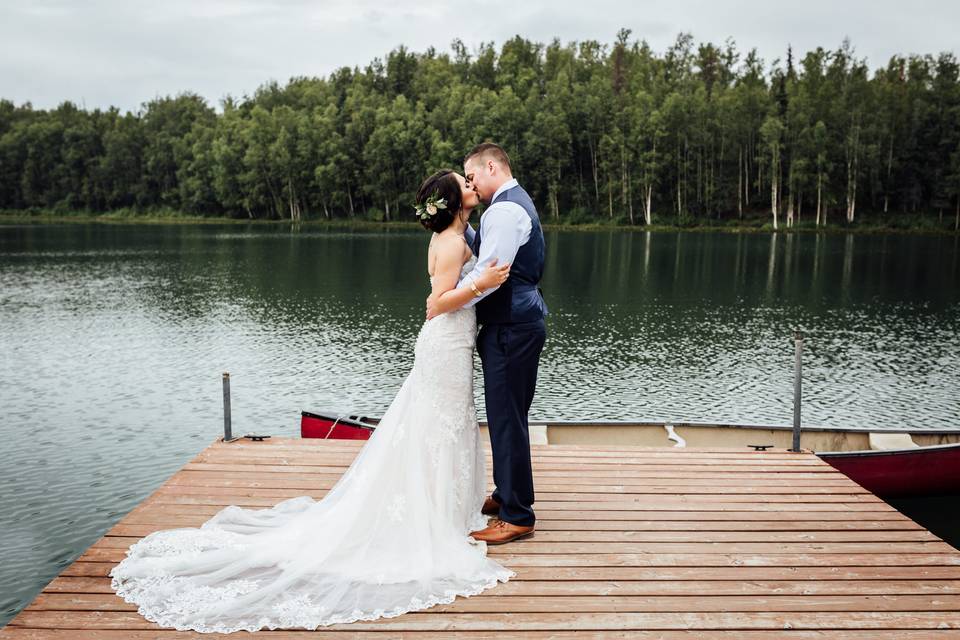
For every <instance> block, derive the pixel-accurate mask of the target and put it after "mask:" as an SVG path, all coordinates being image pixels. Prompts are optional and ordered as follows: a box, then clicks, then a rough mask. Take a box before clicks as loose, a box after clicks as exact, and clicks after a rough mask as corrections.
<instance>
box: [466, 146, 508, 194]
mask: <svg viewBox="0 0 960 640" xmlns="http://www.w3.org/2000/svg"><path fill="white" fill-rule="evenodd" d="M463 175H464V177H465V178H466V179H467V183H468V184H469V185H470V186H472V187H473V188H474V190H476V192H477V195H479V196H480V201H481V202H483V203H485V204H490V200H492V199H493V194H495V193H496V192H497V189H499V188H500V186H501V185H502V184H503V183H504V182H506V181H507V180H510V179H512V178H513V173H512V172H511V171H510V158H508V157H507V152H506V151H504V150H503V148H502V147H501V146H500V145H498V144H494V143H492V142H484V143H482V144H478V145H477V146H475V147H474V148H473V149H471V150H470V152H469V153H468V154H467V155H466V156H465V157H464V158H463Z"/></svg>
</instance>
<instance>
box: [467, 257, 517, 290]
mask: <svg viewBox="0 0 960 640" xmlns="http://www.w3.org/2000/svg"><path fill="white" fill-rule="evenodd" d="M496 265H497V259H496V258H494V259H493V261H492V262H491V263H490V264H489V265H487V268H486V269H484V270H483V273H481V274H480V277H479V278H477V281H476V282H475V283H474V284H476V285H477V288H478V289H480V290H482V291H486V290H487V289H489V288H491V287H499V286H500V285H501V284H503V283H504V282H505V281H506V280H507V278H508V277H510V265H509V264H505V265H503V266H502V267H498V266H496Z"/></svg>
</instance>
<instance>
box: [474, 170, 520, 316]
mask: <svg viewBox="0 0 960 640" xmlns="http://www.w3.org/2000/svg"><path fill="white" fill-rule="evenodd" d="M518 184H519V183H518V182H517V181H516V179H515V178H511V179H510V180H507V181H506V182H504V183H503V184H502V185H501V186H500V188H499V189H497V191H496V192H495V193H494V194H493V198H491V200H496V199H497V196H499V195H500V194H501V193H503V192H504V191H506V190H507V189H512V188H513V187H515V186H517V185H518ZM532 230H533V224H532V223H531V222H530V216H528V215H527V212H526V211H524V209H523V207H521V206H520V205H518V204H517V203H516V202H494V203H493V204H492V205H490V206H489V207H487V210H486V211H484V212H483V215H482V216H480V237H481V238H482V241H481V243H480V255H478V256H477V264H476V266H475V267H474V268H473V271H471V272H470V273H468V274H467V275H465V276H464V277H463V279H462V280H460V282H459V283H457V286H458V287H459V286H460V285H461V284H464V283H465V282H467V280H468V279H469V281H470V282H476V280H477V278H479V277H480V274H481V273H483V270H484V269H485V268H486V267H487V265H488V264H490V262H491V261H492V260H493V259H494V258H496V259H497V265H504V264H508V263H509V264H513V259H514V258H516V257H517V251H519V250H520V247H521V246H523V245H525V244H526V243H527V241H528V240H530V232H531V231H532ZM476 235H477V232H476V231H474V230H473V227H471V226H470V225H469V224H468V225H467V228H466V229H465V230H464V239H466V241H467V244H469V245H470V246H471V247H472V246H473V241H474V238H475V237H476ZM466 286H468V287H469V286H470V284H469V283H467V284H466ZM499 288H500V287H499V286H496V287H490V288H489V289H487V290H486V291H484V292H483V295H480V296H474V297H473V298H471V299H470V301H469V302H467V303H466V304H464V305H463V306H464V307H472V306H473V305H475V304H477V303H478V302H480V301H481V300H483V299H484V298H486V297H487V296H488V295H490V294H491V293H493V292H494V291H496V290H497V289H499Z"/></svg>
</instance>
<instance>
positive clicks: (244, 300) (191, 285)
mask: <svg viewBox="0 0 960 640" xmlns="http://www.w3.org/2000/svg"><path fill="white" fill-rule="evenodd" d="M427 239H428V238H427V235H426V233H425V232H419V233H418V232H416V231H414V230H410V231H388V232H357V233H346V232H332V231H322V230H317V229H315V228H312V227H302V228H290V227H279V226H256V227H251V228H244V227H241V226H235V225H209V226H193V225H191V226H178V225H62V226H61V225H6V226H0V353H2V361H0V397H2V409H3V411H2V414H0V416H2V417H0V440H2V443H3V445H2V446H3V457H4V460H3V464H2V466H0V513H2V514H3V527H2V528H0V625H2V624H4V623H5V622H7V621H8V620H9V619H10V617H12V615H13V614H14V613H15V612H17V611H18V610H19V609H20V608H22V607H23V606H24V605H26V604H27V603H28V602H29V601H30V600H32V599H33V597H34V596H35V594H36V592H37V591H38V590H39V589H41V588H42V587H43V585H45V584H46V583H47V582H48V581H49V580H50V579H52V578H53V577H54V576H56V575H57V574H58V573H59V572H60V571H61V570H62V569H63V568H64V567H65V566H67V565H69V564H70V563H72V562H73V560H74V559H75V558H76V557H77V556H78V555H79V554H80V553H81V552H82V551H83V550H84V549H86V547H87V546H89V545H90V544H92V543H93V542H95V541H96V540H97V539H98V538H99V537H100V536H101V535H103V533H104V532H105V531H106V530H107V529H109V528H110V527H111V526H112V525H113V524H114V523H115V522H116V521H117V520H119V519H120V518H121V517H122V516H123V515H124V514H125V513H126V512H127V511H129V510H130V509H131V508H132V507H134V506H135V505H136V504H137V503H139V502H140V501H141V500H142V499H143V498H144V497H146V496H147V495H148V494H149V493H150V492H152V491H153V490H154V489H155V488H156V487H157V486H158V485H159V484H161V483H162V482H163V481H164V480H165V479H166V478H167V477H169V476H170V475H171V474H172V473H174V472H175V471H176V470H177V469H178V468H179V467H180V466H182V465H183V464H184V463H185V462H187V460H189V459H190V458H191V457H193V456H194V455H195V454H196V453H197V452H198V451H200V450H201V449H203V448H204V447H205V446H207V445H208V444H209V443H210V442H212V441H213V440H214V439H215V438H217V437H218V436H219V435H221V429H222V413H221V411H222V404H221V402H222V396H221V386H220V374H221V372H223V371H229V372H230V373H231V374H232V392H233V418H234V431H235V433H248V432H256V433H267V434H274V435H277V436H295V435H297V434H298V433H299V430H298V425H299V412H300V410H301V409H311V408H314V409H315V408H335V409H342V410H356V411H362V412H365V413H368V414H378V413H380V412H382V411H383V410H384V409H385V408H386V407H387V405H388V404H389V402H390V400H391V398H392V396H393V394H394V393H395V391H396V390H397V389H398V388H399V386H400V384H401V382H402V380H403V378H404V376H405V375H406V372H407V370H408V368H409V366H410V363H411V358H412V348H413V340H414V337H415V335H416V332H417V331H418V329H419V326H420V324H421V323H422V315H423V310H422V307H423V300H424V298H425V297H426V295H427V293H428V282H427V275H426V272H425V262H426V243H427ZM547 247H548V250H547V265H546V273H545V279H544V282H543V289H544V292H545V296H546V299H547V303H548V305H549V307H550V311H551V314H550V317H549V319H548V338H547V346H546V348H545V350H544V353H543V358H542V366H541V373H540V381H539V386H538V392H537V397H536V400H535V402H534V406H533V409H532V413H533V415H534V416H535V417H536V418H542V419H550V418H553V419H581V418H582V419H600V418H604V419H643V420H677V421H720V422H733V423H752V424H757V423H761V424H770V423H773V424H788V423H790V421H791V419H792V376H793V357H794V352H793V339H792V336H793V332H794V330H800V331H802V332H803V333H804V335H805V336H806V344H805V349H806V351H805V359H804V409H803V417H804V423H805V424H809V425H813V424H816V425H828V426H844V427H846V426H863V427H871V428H895V427H914V428H928V429H937V428H946V427H958V426H960V395H958V389H960V237H957V236H953V237H950V236H890V235H885V236H879V235H878V236H866V235H860V236H853V235H785V236H774V235H771V234H749V235H744V234H725V233H653V234H650V233H642V232H636V233H631V232H622V231H609V232H603V231H601V232H559V231H552V232H548V234H547ZM478 373H479V366H478ZM477 392H478V407H480V408H481V410H482V397H481V396H480V385H479V378H478V385H477Z"/></svg>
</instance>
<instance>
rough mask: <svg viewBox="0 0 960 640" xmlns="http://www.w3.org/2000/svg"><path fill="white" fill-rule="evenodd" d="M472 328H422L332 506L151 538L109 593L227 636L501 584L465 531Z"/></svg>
mask: <svg viewBox="0 0 960 640" xmlns="http://www.w3.org/2000/svg"><path fill="white" fill-rule="evenodd" d="M475 262H476V260H475V259H474V258H471V260H470V261H469V262H468V263H467V264H466V265H464V267H463V270H462V272H461V277H462V275H463V274H465V273H468V272H469V271H470V270H471V269H472V268H473V265H474V263H475ZM476 328H477V326H476V314H475V312H474V310H473V309H472V308H469V309H460V310H457V311H454V312H451V313H446V314H443V315H440V316H437V317H436V318H434V319H432V320H429V321H427V322H426V323H425V324H424V325H423V327H422V329H421V330H420V334H419V335H418V337H417V341H416V346H415V351H414V364H413V369H412V370H411V371H410V374H409V375H408V376H407V378H406V380H405V381H404V383H403V386H402V387H401V388H400V391H399V392H398V393H397V396H396V398H394V400H393V402H392V404H391V405H390V408H389V409H387V411H386V413H385V414H384V416H383V419H382V421H381V422H380V424H379V426H378V427H377V429H376V430H375V431H374V433H373V435H372V436H371V438H370V440H368V441H367V443H366V445H365V446H364V447H363V449H361V450H360V453H359V454H358V455H357V457H356V459H355V460H354V461H353V463H352V464H351V465H350V467H349V468H348V469H347V471H346V472H345V473H344V474H343V476H342V477H341V478H340V480H339V481H338V482H337V483H336V485H335V486H334V487H333V488H332V489H331V490H330V491H329V493H328V494H327V495H326V496H325V497H324V498H323V499H321V500H319V501H317V500H314V499H313V498H311V497H309V496H300V497H296V498H292V499H289V500H285V501H283V502H280V503H279V504H277V505H275V506H274V507H272V508H269V509H242V508H240V507H237V506H228V507H226V508H224V509H223V510H221V511H220V512H219V513H217V514H216V515H215V516H213V517H212V518H211V519H210V520H208V521H207V522H205V523H204V524H203V525H202V526H201V527H200V528H182V529H170V530H165V531H157V532H154V533H151V534H150V535H148V536H146V537H145V538H143V539H142V540H140V541H139V542H137V543H136V544H134V545H132V546H131V547H130V549H129V550H128V551H127V557H126V558H125V559H124V560H123V561H122V562H121V563H120V564H119V565H117V566H116V567H114V568H113V569H112V570H111V572H110V576H111V577H112V581H111V584H112V587H113V589H114V591H115V592H116V593H117V594H118V595H119V596H121V597H122V598H123V599H124V600H125V601H127V602H130V603H133V604H136V605H137V607H138V611H139V613H140V614H141V615H142V616H143V617H145V618H146V619H147V620H150V621H152V622H155V623H157V624H159V625H161V626H163V627H173V628H176V629H178V630H181V631H186V630H194V631H200V632H211V633H212V632H218V633H229V632H232V631H238V630H246V631H257V630H260V629H280V628H283V629H289V628H306V629H310V630H313V629H316V628H317V627H318V626H322V625H330V624H335V623H347V622H354V621H357V620H374V619H377V618H381V617H384V618H386V617H392V616H398V615H400V614H403V613H406V612H409V611H417V610H421V609H426V608H428V607H431V606H434V605H436V604H440V603H450V602H452V601H453V600H454V598H455V597H456V596H471V595H475V594H478V593H480V592H481V591H483V590H485V589H488V588H490V587H493V586H494V585H496V584H497V583H498V581H499V582H506V581H507V580H508V579H509V578H510V577H511V576H513V575H515V574H514V572H512V571H510V570H508V569H506V568H504V567H502V566H501V565H499V564H498V563H496V562H495V561H493V560H492V559H490V558H488V557H487V555H486V544H485V543H482V542H477V541H475V540H474V539H473V538H471V537H470V536H469V535H468V533H469V532H470V531H474V530H477V529H481V528H483V527H485V526H486V524H487V522H486V518H485V517H484V516H482V515H481V513H480V508H481V506H482V504H483V500H484V496H485V490H486V472H485V468H484V467H485V461H484V453H483V449H482V448H481V446H480V434H479V429H478V426H477V416H476V409H475V407H474V402H473V350H474V341H475V337H476Z"/></svg>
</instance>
